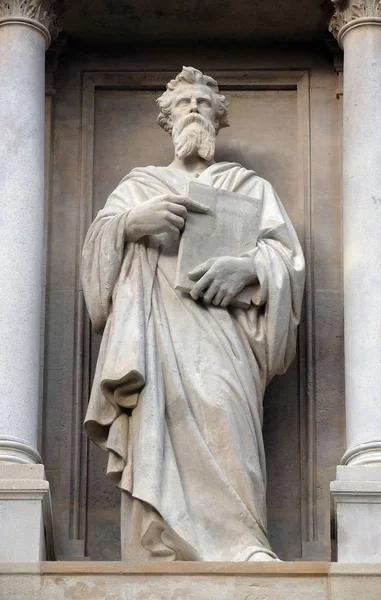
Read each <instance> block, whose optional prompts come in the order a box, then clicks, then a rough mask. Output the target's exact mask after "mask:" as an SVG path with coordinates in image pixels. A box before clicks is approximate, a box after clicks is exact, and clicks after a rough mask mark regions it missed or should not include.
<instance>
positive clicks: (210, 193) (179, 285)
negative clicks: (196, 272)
mask: <svg viewBox="0 0 381 600" xmlns="http://www.w3.org/2000/svg"><path fill="white" fill-rule="evenodd" d="M188 196H189V197H190V198H192V199H194V200H197V201H198V202H201V203H202V204H205V205H207V206H209V207H210V211H209V213H208V214H207V215H200V213H196V212H190V213H189V214H188V218H187V221H186V225H185V229H184V232H183V234H182V236H181V242H180V248H179V256H178V261H177V272H176V281H175V289H177V290H180V291H182V292H188V293H189V292H190V291H191V289H192V287H193V286H194V284H195V282H194V281H191V279H189V277H188V273H189V272H190V271H192V269H194V268H195V267H197V266H198V265H200V264H202V263H203V262H205V261H206V260H208V259H209V258H218V257H220V256H235V257H237V258H238V257H239V256H242V254H244V253H245V252H247V251H249V250H252V249H253V248H255V245H256V242H257V239H258V231H259V220H260V217H261V211H262V200H261V199H258V200H257V199H255V198H251V197H250V196H245V195H243V194H237V193H234V192H230V191H226V190H218V189H216V188H214V187H211V186H209V185H204V184H202V183H198V182H197V181H191V183H190V184H189V192H188ZM253 288H254V286H252V285H250V286H247V287H245V288H244V289H243V290H242V291H241V292H240V293H239V294H238V295H237V296H236V298H235V299H234V300H233V301H232V302H231V304H232V305H233V306H236V307H238V308H248V307H249V306H250V303H251V297H252V295H253Z"/></svg>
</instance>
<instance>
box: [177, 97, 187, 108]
mask: <svg viewBox="0 0 381 600" xmlns="http://www.w3.org/2000/svg"><path fill="white" fill-rule="evenodd" d="M187 104H189V100H188V98H182V99H181V100H179V101H178V102H177V104H176V106H186V105H187Z"/></svg>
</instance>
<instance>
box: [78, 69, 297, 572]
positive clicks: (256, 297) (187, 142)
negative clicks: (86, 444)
mask: <svg viewBox="0 0 381 600" xmlns="http://www.w3.org/2000/svg"><path fill="white" fill-rule="evenodd" d="M157 102H158V106H159V109H160V114H159V117H158V123H159V125H160V126H161V127H162V128H163V129H164V130H165V131H166V132H168V133H170V134H171V135H172V138H173V144H174V149H175V157H174V160H173V162H172V163H171V164H170V165H169V166H167V167H154V166H149V167H145V168H136V169H133V170H132V171H131V172H130V173H129V174H128V175H127V176H126V177H125V178H124V179H123V180H122V181H121V183H120V184H119V186H118V187H117V189H116V190H115V191H114V192H113V193H112V194H111V195H110V197H109V198H108V200H107V202H106V205H105V207H104V209H103V210H101V211H100V212H99V214H98V215H97V217H96V219H95V220H94V222H93V224H92V225H91V227H90V230H89V232H88V234H87V238H86V241H85V245H84V249H83V264H82V279H83V288H84V293H85V298H86V303H87V307H88V311H89V314H90V317H91V320H92V324H93V327H94V329H95V331H98V332H103V339H102V344H101V348H100V352H99V357H98V363H97V369H96V373H95V378H94V382H93V388H92V393H91V397H90V403H89V407H88V411H87V415H86V422H85V427H86V430H87V432H88V434H89V436H90V438H92V439H93V441H94V442H95V443H96V444H98V445H99V446H100V447H101V448H103V449H105V450H107V451H108V456H109V460H108V475H109V476H110V477H112V478H113V479H114V480H115V481H116V483H117V485H118V486H119V487H120V489H121V493H122V506H121V538H122V560H124V561H128V562H146V561H171V560H185V561H189V560H191V561H265V560H277V557H276V555H275V554H274V552H272V550H271V548H270V544H269V541H268V536H267V529H266V527H267V525H266V467H265V453H264V447H263V438H262V412H263V411H262V403H263V395H264V391H265V388H266V385H267V384H268V383H269V381H270V380H271V379H272V377H274V375H276V374H282V373H284V371H285V370H286V369H287V368H288V366H289V365H290V363H291V361H292V360H293V358H294V355H295V347H296V336H297V326H298V323H299V319H300V311H301V303H302V296H303V289H304V259H303V253H302V250H301V247H300V245H299V242H298V238H297V236H296V233H295V231H294V229H293V227H292V225H291V223H290V220H289V218H288V217H287V214H286V212H285V210H284V208H283V206H282V204H281V202H280V200H279V199H278V197H277V195H276V193H275V191H274V190H273V188H272V186H271V185H270V184H269V183H268V182H267V181H265V180H264V179H261V178H260V177H258V176H257V175H256V174H255V173H254V172H253V171H249V170H247V169H245V168H243V167H242V166H241V165H239V164H237V163H228V162H222V163H216V162H214V153H215V141H216V135H217V133H218V131H219V129H221V128H222V127H227V126H228V119H227V101H226V99H225V98H224V96H222V95H220V94H219V90H218V87H217V83H216V81H215V80H214V79H212V78H211V77H209V76H206V75H203V74H202V73H201V72H200V71H199V70H197V69H194V68H192V67H184V68H183V70H182V72H181V73H180V74H179V75H178V76H177V77H176V78H175V79H174V80H172V81H170V83H168V85H167V90H166V91H165V93H164V94H163V95H162V96H161V98H159V99H158V101H157ZM195 179H196V180H197V182H199V183H203V184H204V185H206V186H212V187H214V188H217V189H218V190H228V191H230V192H236V193H238V194H244V195H246V196H250V197H251V198H253V199H257V200H258V201H261V203H262V209H261V216H260V224H259V235H258V239H257V238H255V240H254V241H253V247H252V248H251V249H250V250H249V251H248V252H245V254H244V255H242V256H238V257H237V256H222V257H221V256H220V257H219V258H214V257H210V260H207V261H206V262H204V263H203V264H201V265H199V267H197V268H195V269H194V270H193V271H192V272H191V273H190V278H191V279H192V280H193V281H194V287H193V289H192V291H191V293H190V294H189V293H183V292H180V291H178V290H177V289H175V283H174V280H175V273H176V265H177V259H178V251H179V243H180V238H181V233H182V231H183V228H184V226H185V225H186V219H187V215H188V214H189V212H190V211H196V212H198V213H199V215H198V218H200V219H202V218H204V214H206V213H207V212H208V207H206V206H205V205H203V204H202V203H200V202H198V201H197V200H195V199H191V198H190V197H188V196H187V193H188V188H189V184H190V182H191V181H195ZM248 285H252V286H253V295H252V297H251V302H250V305H249V306H248V308H246V309H244V308H237V307H236V306H234V303H232V299H233V298H234V297H235V296H237V294H238V293H239V292H240V291H241V290H243V289H244V288H245V287H246V286H248Z"/></svg>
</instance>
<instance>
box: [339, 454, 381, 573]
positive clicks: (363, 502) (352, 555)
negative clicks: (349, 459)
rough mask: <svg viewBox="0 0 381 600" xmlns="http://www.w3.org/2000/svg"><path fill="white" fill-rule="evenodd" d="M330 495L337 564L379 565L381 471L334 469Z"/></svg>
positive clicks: (348, 468)
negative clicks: (333, 512)
mask: <svg viewBox="0 0 381 600" xmlns="http://www.w3.org/2000/svg"><path fill="white" fill-rule="evenodd" d="M331 494H332V498H333V501H334V506H335V515H336V536H337V560H338V562H344V563H381V467H371V466H363V465H361V466H353V467H352V466H350V465H349V466H345V467H344V466H341V467H338V468H337V479H336V481H333V482H332V483H331Z"/></svg>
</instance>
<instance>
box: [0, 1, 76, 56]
mask: <svg viewBox="0 0 381 600" xmlns="http://www.w3.org/2000/svg"><path fill="white" fill-rule="evenodd" d="M67 6H68V0H0V27H1V26H2V25H6V24H12V23H22V24H24V25H29V26H30V27H34V28H35V29H38V30H39V31H40V32H41V33H42V34H43V35H44V36H45V39H46V48H48V47H49V46H50V43H51V42H52V40H54V39H55V38H56V37H57V36H58V34H59V32H60V31H61V26H60V23H59V16H60V15H61V14H62V12H63V10H64V9H65V8H66V7H67Z"/></svg>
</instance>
